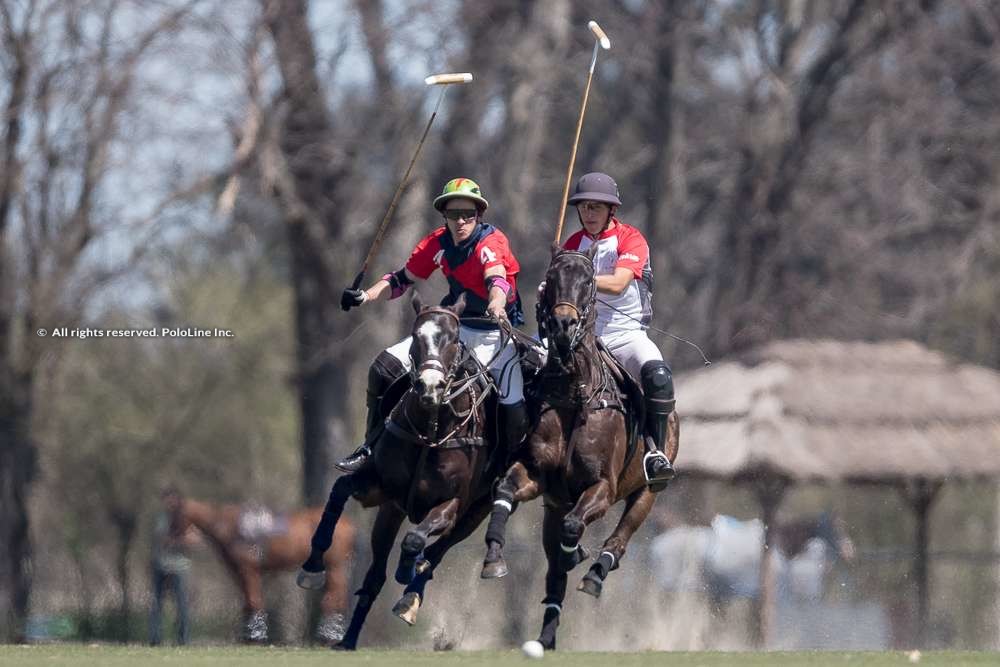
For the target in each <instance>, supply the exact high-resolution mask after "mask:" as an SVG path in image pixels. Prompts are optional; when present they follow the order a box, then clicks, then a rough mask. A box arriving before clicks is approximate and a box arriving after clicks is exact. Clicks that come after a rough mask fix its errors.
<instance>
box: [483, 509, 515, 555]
mask: <svg viewBox="0 0 1000 667" xmlns="http://www.w3.org/2000/svg"><path fill="white" fill-rule="evenodd" d="M508 518H510V510H509V509H507V507H506V506H504V505H493V513H492V514H490V523H489V525H488V526H487V527H486V544H487V545H488V544H489V543H490V542H496V543H497V544H499V545H500V546H503V545H504V534H505V533H506V532H507V519H508Z"/></svg>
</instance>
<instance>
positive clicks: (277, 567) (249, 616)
mask: <svg viewBox="0 0 1000 667" xmlns="http://www.w3.org/2000/svg"><path fill="white" fill-rule="evenodd" d="M167 509H168V511H169V512H170V524H171V528H170V529H171V532H172V534H174V535H183V534H184V533H185V532H187V530H188V529H189V528H190V527H191V526H194V527H195V528H197V529H198V530H199V531H200V532H201V533H202V534H204V535H205V537H206V538H208V540H209V541H210V542H211V543H212V545H213V546H214V547H215V549H216V551H217V552H218V554H219V557H220V558H221V559H222V562H223V563H224V564H225V566H226V569H228V570H229V572H230V574H232V576H233V579H234V580H235V581H236V584H237V585H238V586H239V587H240V592H241V593H242V594H243V611H244V634H243V639H244V640H245V641H252V642H266V641H267V639H268V629H267V615H266V612H265V610H264V596H263V585H262V579H263V575H264V574H267V573H271V572H290V571H293V570H295V569H296V568H297V567H298V565H299V563H301V562H302V560H303V559H305V558H306V557H307V556H308V555H309V535H310V534H311V533H312V529H313V526H315V525H316V522H317V521H319V519H320V516H321V515H322V514H323V509H322V508H319V507H314V508H307V509H301V510H298V511H295V512H290V513H288V514H286V515H283V516H280V517H275V516H274V515H271V514H270V513H269V512H266V511H262V510H260V509H259V508H252V507H251V508H248V507H246V506H243V505H237V504H227V505H215V504H212V503H208V502H204V501H201V500H192V499H190V498H177V500H176V501H174V502H173V503H172V504H171V505H168V508H167ZM265 517H266V521H262V519H264V518H265ZM262 523H264V524H266V525H261V524H262ZM341 528H342V529H341V530H338V531H337V539H336V542H335V543H334V544H333V548H332V549H331V550H330V552H329V553H328V554H327V558H326V563H327V570H326V576H325V578H324V580H323V581H322V582H321V583H322V586H321V588H325V592H324V593H323V597H322V600H321V602H320V607H321V609H322V614H323V616H322V618H321V620H320V624H319V626H318V628H317V635H318V638H319V639H320V640H322V641H325V642H329V643H333V642H335V641H338V640H339V639H340V638H341V636H342V635H343V632H344V626H345V625H346V624H345V618H346V616H345V614H346V612H347V602H348V578H349V576H348V564H349V563H350V559H351V555H352V554H353V551H354V532H355V531H354V526H353V525H352V524H351V523H348V522H347V521H345V522H343V523H342V524H341Z"/></svg>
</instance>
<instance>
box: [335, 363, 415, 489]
mask: <svg viewBox="0 0 1000 667" xmlns="http://www.w3.org/2000/svg"><path fill="white" fill-rule="evenodd" d="M405 372H406V369H405V368H404V367H403V364H402V362H400V361H399V359H397V358H396V357H394V356H392V355H391V354H389V353H388V352H386V351H384V350H383V351H382V352H380V353H379V355H378V356H377V357H375V361H373V362H372V365H371V366H370V367H369V368H368V391H367V394H368V396H367V400H368V421H367V423H366V424H365V441H364V443H362V445H361V446H360V447H358V448H357V449H355V450H354V452H353V453H352V454H351V455H350V456H348V457H347V458H345V459H342V460H341V461H338V462H337V463H336V464H335V465H336V466H337V469H339V470H343V471H344V472H357V471H358V470H360V469H361V468H362V467H363V466H364V465H365V463H367V462H368V458H369V457H370V456H371V454H372V450H371V448H372V446H373V445H374V444H375V442H376V441H377V440H378V437H379V435H381V433H382V428H383V424H382V396H383V395H384V394H385V392H386V391H387V390H388V389H389V386H390V385H391V384H392V383H393V382H394V381H395V380H396V378H398V377H400V376H401V375H402V374H403V373H405Z"/></svg>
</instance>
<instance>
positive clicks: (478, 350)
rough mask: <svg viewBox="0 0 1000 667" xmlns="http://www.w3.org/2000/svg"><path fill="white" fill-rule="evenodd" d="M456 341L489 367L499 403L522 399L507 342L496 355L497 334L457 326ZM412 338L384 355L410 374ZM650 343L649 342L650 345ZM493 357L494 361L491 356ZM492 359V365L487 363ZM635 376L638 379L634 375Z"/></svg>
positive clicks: (510, 345)
mask: <svg viewBox="0 0 1000 667" xmlns="http://www.w3.org/2000/svg"><path fill="white" fill-rule="evenodd" d="M458 338H459V340H461V341H462V342H463V343H465V346H466V347H467V348H469V351H470V352H472V355H473V356H474V357H475V358H476V359H478V360H479V363H481V364H483V365H487V364H488V368H489V370H490V375H492V376H493V380H494V382H496V384H497V387H498V388H499V390H500V397H499V398H500V403H501V404H503V405H512V404H514V403H517V402H519V401H523V400H524V378H523V377H522V376H521V362H520V360H519V359H518V358H517V350H516V349H515V348H514V344H513V343H512V342H510V341H508V342H507V346H506V347H504V349H503V350H502V351H501V352H500V354H497V349H498V348H499V346H500V331H499V329H494V330H492V331H489V330H483V329H473V328H471V327H459V330H458ZM412 340H413V338H412V336H407V337H406V338H404V339H403V340H401V341H399V342H398V343H396V344H395V345H393V346H391V347H389V348H388V349H386V352H388V353H389V354H391V355H392V356H394V357H396V358H397V359H399V361H400V363H402V364H403V367H404V368H405V369H406V370H407V372H409V371H410V369H411V368H413V363H412V360H411V359H410V343H411V342H412ZM651 344H652V343H651ZM494 355H496V359H493V356H494ZM490 360H492V363H490ZM637 377H638V376H637Z"/></svg>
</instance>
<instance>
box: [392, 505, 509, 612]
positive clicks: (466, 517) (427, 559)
mask: <svg viewBox="0 0 1000 667" xmlns="http://www.w3.org/2000/svg"><path fill="white" fill-rule="evenodd" d="M492 506H493V503H492V502H491V500H490V498H489V496H485V497H483V498H481V499H480V500H478V501H476V502H475V504H473V505H472V507H470V508H469V510H468V511H467V512H465V513H464V514H463V515H462V516H461V517H459V519H458V521H457V522H456V523H455V527H454V528H452V530H451V532H450V533H448V534H447V535H445V536H443V537H442V538H441V539H439V540H437V541H436V542H434V543H433V544H431V545H430V546H429V547H427V549H426V550H425V551H424V558H423V560H422V561H420V562H418V564H417V568H416V569H417V575H416V576H415V577H414V578H413V581H411V582H410V583H409V585H408V586H407V587H406V590H405V591H403V596H402V597H401V598H399V601H398V602H396V606H395V607H393V609H392V613H394V614H396V616H398V617H399V618H401V619H403V620H404V621H406V622H407V623H409V624H410V625H413V624H414V623H416V620H417V611H418V610H419V609H420V606H421V605H422V604H423V603H424V600H425V598H424V587H425V586H427V582H428V581H430V580H431V579H433V578H434V570H435V569H437V566H438V565H439V564H440V563H441V560H442V559H443V558H444V555H445V553H447V552H448V550H449V549H451V547H453V546H454V545H456V544H458V543H459V542H461V541H462V540H464V539H465V538H467V537H468V536H469V535H471V534H472V533H474V532H475V530H476V528H478V527H479V524H481V523H482V522H483V519H485V518H486V515H487V514H489V512H490V508H491V507H492Z"/></svg>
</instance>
